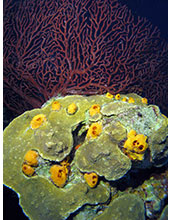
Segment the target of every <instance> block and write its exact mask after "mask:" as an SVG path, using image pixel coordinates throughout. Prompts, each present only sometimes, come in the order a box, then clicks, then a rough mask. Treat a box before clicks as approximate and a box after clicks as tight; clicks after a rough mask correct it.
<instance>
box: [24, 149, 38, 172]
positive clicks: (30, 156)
mask: <svg viewBox="0 0 172 220" xmlns="http://www.w3.org/2000/svg"><path fill="white" fill-rule="evenodd" d="M38 156H39V155H38V153H37V152H36V151H35V150H29V151H28V152H27V153H26V154H25V156H24V163H23V165H22V171H23V173H24V174H25V175H26V176H33V175H34V173H35V169H34V167H35V166H37V165H38Z"/></svg>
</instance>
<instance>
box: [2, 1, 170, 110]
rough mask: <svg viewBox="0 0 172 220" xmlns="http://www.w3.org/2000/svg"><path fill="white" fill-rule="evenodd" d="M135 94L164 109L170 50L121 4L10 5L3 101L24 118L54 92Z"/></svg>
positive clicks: (6, 13) (7, 5)
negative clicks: (25, 112)
mask: <svg viewBox="0 0 172 220" xmlns="http://www.w3.org/2000/svg"><path fill="white" fill-rule="evenodd" d="M106 92H110V93H112V94H117V93H119V92H136V93H138V94H140V95H142V96H145V97H147V98H148V99H149V100H150V102H152V103H154V104H159V105H160V107H161V108H162V109H163V110H164V109H165V108H166V104H167V45H166V44H165V43H164V42H163V41H162V40H161V38H160V32H159V30H158V29H157V28H156V27H153V26H152V25H151V24H150V22H148V21H147V20H146V19H145V18H140V17H138V18H137V17H134V16H133V15H132V14H131V11H130V10H129V9H128V8H127V7H126V6H125V5H121V4H120V3H119V1H118V0H97V1H91V0H83V1H81V0H66V1H57V0H53V1H52V0H24V1H13V0H7V1H5V3H4V102H5V104H6V106H7V107H8V108H10V109H12V110H13V111H15V112H18V113H22V112H23V111H25V110H27V109H31V108H33V107H40V106H41V105H42V104H43V103H44V102H45V101H46V100H48V99H49V98H51V97H52V96H56V95H57V94H59V93H60V94H62V95H66V94H87V95H89V94H95V93H96V94H104V93H106Z"/></svg>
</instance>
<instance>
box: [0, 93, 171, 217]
mask: <svg viewBox="0 0 172 220" xmlns="http://www.w3.org/2000/svg"><path fill="white" fill-rule="evenodd" d="M124 97H126V98H127V99H128V98H129V97H133V98H134V100H135V102H134V103H128V102H127V101H126V102H124V101H122V98H124ZM141 99H142V97H140V96H138V95H136V94H127V95H121V99H120V100H115V98H112V99H110V98H108V97H106V95H95V96H88V97H86V96H79V95H73V96H66V97H56V98H53V99H51V100H49V101H48V102H47V103H45V104H44V105H43V106H42V108H40V109H34V110H31V111H27V112H25V113H24V114H22V115H21V116H19V117H17V118H16V119H14V120H13V121H12V122H11V123H10V124H9V126H8V127H7V128H6V129H5V130H4V150H3V154H4V156H3V158H4V162H3V165H4V184H5V185H6V186H9V187H10V188H12V189H13V190H14V191H16V192H17V193H18V194H19V195H20V205H21V206H22V208H23V210H24V212H25V213H26V215H27V216H29V218H30V219H33V220H39V219H42V220H44V219H45V220H47V219H52V220H54V219H58V220H60V219H66V218H67V217H68V216H69V215H70V214H71V213H74V212H76V211H77V212H78V210H79V209H80V208H81V207H83V206H84V205H86V204H89V205H98V206H99V205H100V204H106V203H109V202H110V204H109V205H108V207H107V209H105V211H104V212H103V214H102V215H100V216H98V217H97V218H96V219H105V217H103V216H106V215H107V216H109V217H108V219H114V218H113V217H112V216H113V215H116V212H117V213H118V215H119V218H117V219H120V216H126V215H128V219H144V207H143V204H142V201H140V200H141V199H139V198H138V197H137V198H136V197H135V196H132V195H128V196H126V198H127V199H126V198H124V199H123V200H122V198H123V197H119V199H118V198H116V199H115V198H113V200H112V201H111V196H110V189H111V186H110V185H111V182H112V181H113V182H115V181H117V180H118V179H120V178H123V177H124V176H125V175H126V174H127V173H128V171H130V170H131V169H132V164H133V161H132V160H131V159H130V157H129V156H128V155H126V154H125V152H124V151H123V145H124V143H125V141H126V140H127V134H128V132H129V131H130V130H131V129H133V130H135V131H136V132H137V133H138V134H143V135H145V136H147V142H148V149H147V150H146V152H145V155H144V159H143V161H134V163H135V164H137V167H139V166H140V167H142V169H143V167H144V168H145V169H146V168H147V167H150V166H162V165H163V164H164V163H165V161H166V158H167V132H168V131H167V118H166V117H165V116H163V115H162V114H161V112H160V110H159V108H158V107H157V106H155V105H147V104H144V103H142V101H141ZM55 100H57V101H58V102H59V103H60V105H61V108H60V110H59V111H55V110H52V107H51V105H52V103H53V101H55ZM71 103H75V104H76V105H77V111H76V112H75V113H74V114H72V115H70V114H68V113H67V107H68V106H69V105H70V104H71ZM94 104H98V105H100V107H101V109H100V112H99V113H97V114H96V115H94V116H90V115H89V108H90V107H91V106H92V105H94ZM38 114H44V115H45V116H46V121H45V122H44V123H43V124H42V125H41V126H40V127H39V128H37V129H32V128H31V125H30V123H31V120H32V119H33V117H34V116H36V115H38ZM94 122H98V123H100V124H101V125H102V132H101V133H100V135H99V136H98V137H97V138H90V139H88V138H87V135H86V134H87V131H88V129H89V127H90V125H91V124H92V123H94ZM76 146H79V147H78V148H76ZM29 150H35V151H37V152H38V154H39V157H38V166H37V167H35V173H34V175H33V176H31V177H28V176H26V175H25V174H24V173H23V172H22V165H23V163H24V156H25V154H26V152H28V151H29ZM67 157H68V158H69V165H68V166H69V167H70V169H69V173H68V179H67V182H66V185H65V186H64V187H63V188H58V187H57V186H55V184H53V182H52V180H51V175H50V172H49V170H50V167H51V166H52V165H54V164H58V165H59V164H60V163H61V162H62V161H63V160H64V159H66V158H67ZM89 172H95V173H97V175H98V176H99V181H98V184H97V186H96V187H95V188H90V187H89V186H88V184H87V183H86V181H85V179H84V173H89ZM130 197H131V198H130ZM122 203H123V204H124V203H126V205H127V204H128V203H133V205H132V204H131V207H133V208H131V210H134V212H135V213H137V216H138V218H137V217H136V218H130V216H131V211H130V210H129V211H128V212H126V213H125V212H124V211H123V210H122V208H121V205H120V204H122ZM134 204H135V205H134ZM114 206H115V207H116V208H115V209H114V212H113V214H112V216H111V217H110V215H111V214H109V213H112V212H111V209H113V207H114ZM122 207H123V206H122ZM136 208H137V210H138V211H137V210H136ZM108 210H109V211H108ZM115 210H116V211H115ZM119 210H120V212H119ZM120 213H121V214H120ZM125 219H127V218H125Z"/></svg>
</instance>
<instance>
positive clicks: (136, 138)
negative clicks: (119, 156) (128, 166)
mask: <svg viewBox="0 0 172 220" xmlns="http://www.w3.org/2000/svg"><path fill="white" fill-rule="evenodd" d="M146 140H147V137H146V136H144V135H143V134H137V133H136V131H135V130H131V131H130V132H129V133H128V139H127V140H126V141H125V143H124V148H123V149H124V152H125V153H126V154H127V156H128V157H129V158H130V159H132V160H143V158H144V153H145V151H146V149H147V148H148V144H147V142H146Z"/></svg>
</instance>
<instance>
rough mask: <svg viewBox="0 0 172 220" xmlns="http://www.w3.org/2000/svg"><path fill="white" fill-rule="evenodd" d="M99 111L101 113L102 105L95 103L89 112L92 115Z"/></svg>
mask: <svg viewBox="0 0 172 220" xmlns="http://www.w3.org/2000/svg"><path fill="white" fill-rule="evenodd" d="M97 113H100V105H98V104H94V105H92V106H91V108H90V109H89V114H90V116H94V115H96V114H97Z"/></svg>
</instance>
